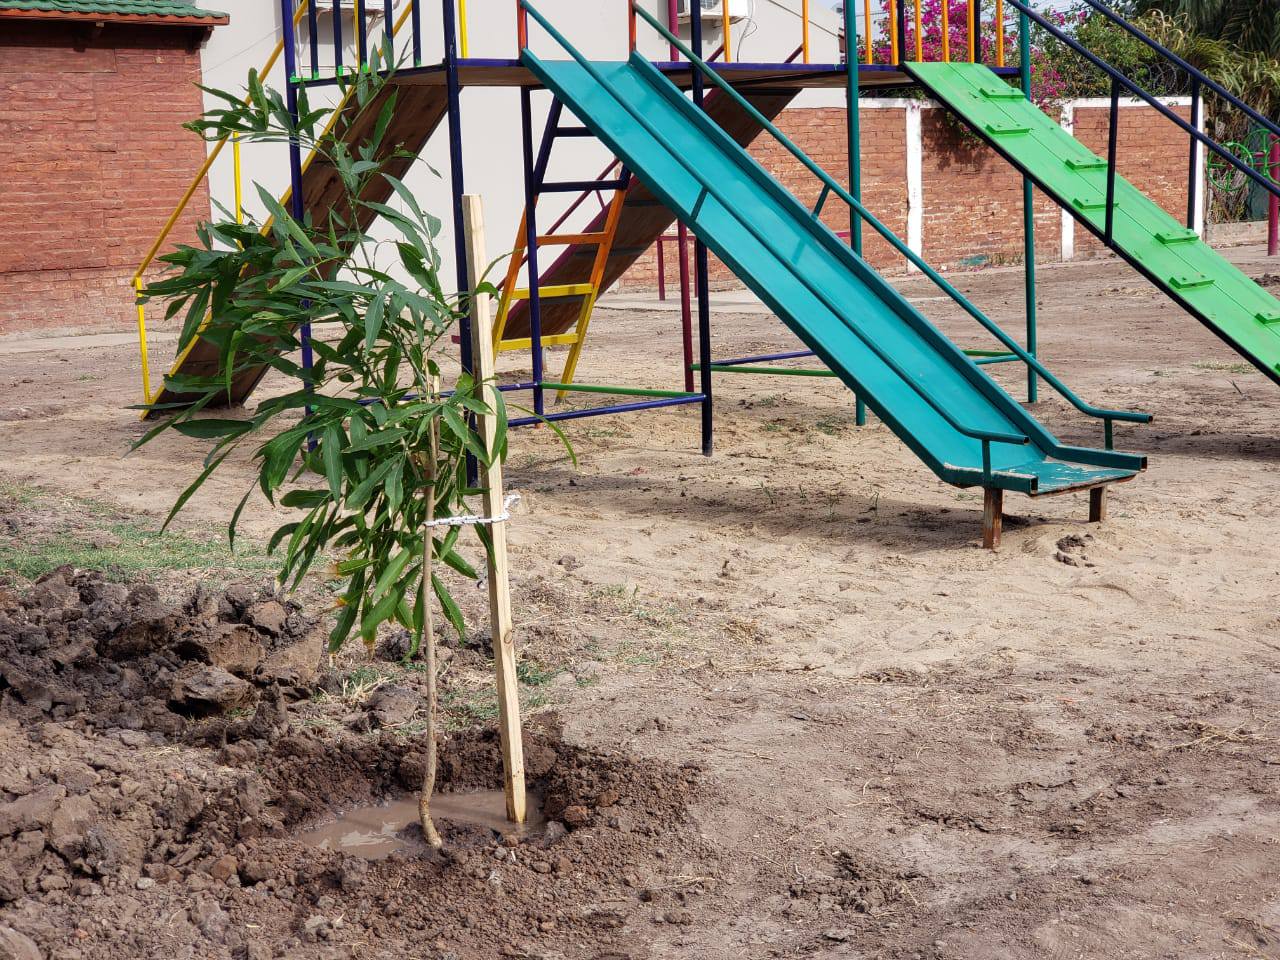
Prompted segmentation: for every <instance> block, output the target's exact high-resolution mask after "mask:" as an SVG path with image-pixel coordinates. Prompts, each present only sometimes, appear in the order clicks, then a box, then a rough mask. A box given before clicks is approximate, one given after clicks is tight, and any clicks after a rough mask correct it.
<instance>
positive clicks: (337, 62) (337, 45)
mask: <svg viewBox="0 0 1280 960" xmlns="http://www.w3.org/2000/svg"><path fill="white" fill-rule="evenodd" d="M316 2H317V3H319V0H316ZM333 70H334V76H337V77H341V76H342V0H333Z"/></svg>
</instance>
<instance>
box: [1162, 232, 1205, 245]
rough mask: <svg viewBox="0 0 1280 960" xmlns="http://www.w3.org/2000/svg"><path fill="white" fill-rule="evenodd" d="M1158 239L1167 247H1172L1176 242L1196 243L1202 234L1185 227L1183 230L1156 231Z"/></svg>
mask: <svg viewBox="0 0 1280 960" xmlns="http://www.w3.org/2000/svg"><path fill="white" fill-rule="evenodd" d="M1156 239H1157V240H1158V241H1160V242H1161V243H1163V244H1164V245H1165V246H1166V247H1171V246H1173V245H1174V244H1175V243H1194V242H1195V241H1196V240H1199V239H1200V235H1199V234H1198V233H1196V232H1195V231H1194V230H1188V229H1186V228H1183V229H1182V230H1161V231H1159V232H1158V233H1156Z"/></svg>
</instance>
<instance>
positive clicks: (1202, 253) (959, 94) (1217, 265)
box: [906, 63, 1280, 382]
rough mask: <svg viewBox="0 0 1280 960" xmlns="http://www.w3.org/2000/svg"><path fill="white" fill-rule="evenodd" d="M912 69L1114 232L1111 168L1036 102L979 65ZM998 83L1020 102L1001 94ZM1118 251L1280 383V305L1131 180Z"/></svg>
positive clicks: (1044, 183) (1082, 216) (1087, 220)
mask: <svg viewBox="0 0 1280 960" xmlns="http://www.w3.org/2000/svg"><path fill="white" fill-rule="evenodd" d="M906 69H907V72H908V73H909V74H911V75H912V76H913V77H915V79H916V80H918V81H920V83H921V84H923V85H924V86H925V87H926V88H927V89H928V90H929V91H930V92H931V93H932V94H933V95H934V96H935V97H937V99H938V100H940V101H942V103H944V104H945V105H946V106H947V107H948V108H949V109H951V110H952V111H953V112H954V113H956V114H957V115H958V116H960V117H961V118H962V119H963V120H964V121H965V122H966V123H967V124H968V125H969V126H970V127H972V128H973V129H974V130H975V131H976V132H977V133H978V134H979V135H980V136H982V137H983V138H984V139H985V140H986V141H987V142H988V143H990V144H991V146H992V147H994V148H995V149H996V150H997V151H998V152H1000V153H1001V154H1003V155H1004V157H1005V158H1006V159H1008V160H1009V162H1010V163H1012V164H1013V165H1014V166H1015V167H1017V168H1018V170H1020V171H1021V172H1022V173H1024V174H1025V175H1026V176H1028V177H1030V178H1031V179H1032V180H1033V181H1034V182H1035V183H1036V185H1037V186H1039V187H1040V188H1041V189H1042V190H1044V191H1045V192H1046V193H1048V194H1049V195H1050V196H1051V197H1053V198H1054V199H1055V200H1056V201H1057V202H1058V203H1059V204H1060V205H1061V206H1063V207H1064V208H1066V209H1067V210H1068V211H1069V212H1070V213H1071V214H1072V216H1074V217H1075V218H1076V219H1077V220H1080V221H1081V222H1082V223H1084V224H1085V225H1086V226H1088V227H1090V228H1091V229H1092V230H1093V231H1094V232H1095V233H1097V234H1098V235H1099V236H1102V235H1103V234H1104V233H1105V230H1106V219H1107V162H1106V161H1105V160H1103V159H1102V158H1101V157H1099V156H1097V155H1095V154H1093V153H1091V152H1090V151H1089V149H1088V148H1087V147H1085V146H1084V145H1083V144H1082V143H1080V141H1078V140H1076V139H1075V138H1074V137H1073V136H1071V134H1069V133H1068V132H1067V131H1065V130H1063V129H1062V127H1061V126H1059V125H1058V124H1057V123H1055V122H1054V121H1053V120H1052V119H1051V118H1050V117H1048V116H1047V115H1046V114H1045V113H1044V112H1043V111H1042V110H1040V109H1039V108H1038V107H1037V106H1036V105H1035V104H1033V103H1031V102H1030V101H1028V100H1027V99H1026V98H1025V97H1024V96H1022V95H1021V93H1018V92H1017V91H1016V90H1015V89H1014V88H1013V87H1010V86H1008V85H1007V84H1004V83H1003V82H1002V81H1000V80H999V78H998V77H996V75H995V74H994V73H992V72H991V70H990V69H988V68H987V67H985V66H983V65H982V64H974V63H909V64H907V65H906ZM996 84H999V85H1002V86H1004V87H1005V89H1007V90H1010V91H1013V93H1015V94H1017V95H1016V96H1014V95H1009V96H1005V95H995V96H993V89H994V87H995V85H996ZM1112 242H1113V246H1114V247H1115V249H1116V251H1117V252H1118V253H1120V254H1121V256H1123V257H1124V258H1125V259H1126V260H1128V261H1129V262H1130V263H1131V264H1133V265H1134V266H1135V267H1137V268H1138V269H1139V270H1140V271H1141V272H1142V273H1144V274H1145V275H1146V276H1147V277H1148V278H1149V279H1150V280H1151V281H1152V282H1153V283H1154V284H1156V285H1157V286H1158V287H1160V288H1161V289H1163V290H1164V291H1165V292H1166V293H1168V294H1169V295H1170V296H1172V297H1173V298H1174V299H1175V300H1177V301H1178V302H1179V303H1180V304H1181V305H1182V306H1183V307H1184V308H1186V310H1187V311H1188V312H1190V313H1191V314H1192V315H1194V316H1195V317H1197V318H1198V319H1199V320H1200V321H1201V322H1202V323H1204V324H1205V325H1206V326H1208V327H1209V328H1210V329H1211V330H1213V331H1214V332H1215V333H1216V334H1218V336H1220V337H1221V338H1222V339H1223V340H1225V341H1226V342H1227V343H1229V344H1230V345H1231V346H1232V347H1234V348H1235V349H1236V350H1237V351H1239V352H1240V353H1241V354H1242V355H1243V356H1245V357H1246V358H1247V359H1249V360H1250V361H1251V362H1253V364H1254V365H1255V366H1257V367H1258V368H1259V369H1260V370H1262V371H1263V372H1264V373H1266V374H1267V375H1268V376H1270V377H1271V378H1272V379H1273V380H1276V381H1277V382H1280V300H1276V298H1275V297H1273V296H1271V294H1269V293H1268V292H1267V291H1266V290H1264V289H1263V288H1262V287H1260V286H1259V285H1258V284H1257V283H1255V282H1254V281H1253V280H1251V279H1250V278H1249V277H1247V276H1245V275H1244V274H1243V273H1242V272H1241V271H1240V270H1239V269H1238V268H1236V267H1235V266H1233V265H1232V264H1231V263H1229V262H1228V261H1227V260H1226V259H1224V258H1223V257H1222V256H1221V255H1220V254H1219V253H1217V252H1216V251H1215V250H1214V249H1213V248H1212V247H1210V246H1209V245H1208V244H1206V243H1204V242H1203V241H1202V240H1201V239H1200V238H1199V237H1198V236H1197V235H1196V234H1195V232H1194V231H1192V230H1188V229H1187V228H1186V226H1185V225H1184V224H1182V223H1180V222H1179V221H1178V220H1176V219H1174V218H1173V217H1172V216H1170V215H1169V214H1168V213H1166V212H1165V211H1164V210H1163V209H1161V208H1160V207H1159V206H1158V205H1157V204H1156V203H1155V202H1154V201H1152V200H1151V199H1150V198H1149V197H1147V196H1146V195H1145V194H1143V193H1142V192H1141V191H1140V190H1138V189H1137V188H1136V187H1135V186H1133V184H1131V183H1129V181H1127V180H1125V179H1124V178H1123V177H1120V176H1117V177H1116V181H1115V205H1114V209H1113V213H1112Z"/></svg>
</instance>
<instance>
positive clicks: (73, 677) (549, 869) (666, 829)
mask: <svg viewBox="0 0 1280 960" xmlns="http://www.w3.org/2000/svg"><path fill="white" fill-rule="evenodd" d="M0 602H2V604H3V607H2V609H3V613H2V614H0V675H2V676H3V678H4V679H3V681H2V686H0V689H2V694H0V696H2V698H3V699H2V700H0V958H6V960H7V958H8V957H11V956H12V957H16V958H21V960H31V958H46V960H98V958H101V960H105V958H113V960H118V958H133V957H156V958H165V960H171V958H184V957H185V958H202V960H203V958H235V960H265V958H272V957H289V958H328V957H343V958H347V957H356V956H359V957H374V958H380V957H388V958H389V957H396V958H402V957H414V958H418V957H424V958H439V960H444V958H455V960H473V958H476V960H478V958H481V957H483V958H486V960H489V958H493V957H499V956H512V957H520V956H524V957H546V958H554V957H565V958H568V957H591V958H595V957H641V956H647V955H648V952H647V950H646V949H645V948H643V947H642V946H640V945H638V944H635V943H633V942H630V938H629V937H628V936H627V931H626V926H627V923H628V919H629V918H630V917H632V916H633V915H637V916H638V915H641V914H643V915H644V916H646V917H648V918H649V919H650V920H652V918H653V915H654V911H655V910H657V911H658V914H657V915H658V916H659V917H663V916H666V915H668V914H669V915H670V916H671V917H672V919H671V920H670V921H669V922H671V923H673V924H676V925H678V924H679V923H681V922H682V917H684V916H686V914H687V911H683V910H682V905H683V903H684V901H685V899H687V898H688V897H691V896H695V895H696V892H697V891H696V888H694V889H691V890H689V891H685V890H680V891H677V892H670V891H665V890H663V889H662V888H661V884H659V883H657V882H656V881H655V880H654V879H653V878H655V877H659V876H665V875H669V874H671V873H673V872H678V873H681V874H689V875H698V876H701V875H704V874H706V873H707V872H708V871H709V870H711V869H713V867H712V866H711V864H713V863H714V860H715V858H714V854H713V853H712V851H710V850H709V849H707V848H706V846H705V845H704V844H703V843H702V841H701V840H700V839H699V837H698V835H697V832H696V830H695V829H694V827H693V826H692V824H691V823H690V822H689V818H688V816H687V813H686V810H687V807H688V804H689V803H690V801H691V798H692V797H693V796H694V795H695V793H696V792H697V789H698V788H697V781H698V771H697V769H696V767H693V766H687V767H673V766H669V765H665V764H660V763H656V762H649V761H640V760H635V759H633V758H630V757H627V756H626V755H623V754H619V753H602V752H599V751H588V750H584V749H582V748H578V747H575V746H572V745H569V744H566V743H565V742H564V741H563V740H562V739H561V736H560V733H559V731H558V729H557V727H556V726H555V724H554V723H552V722H549V721H543V722H542V723H540V724H535V725H533V726H532V728H531V729H530V730H529V731H528V732H527V734H526V742H525V757H526V769H527V774H528V778H529V781H530V785H531V787H533V788H534V790H536V791H537V793H538V795H539V796H541V797H542V798H544V799H543V810H544V813H545V815H546V817H547V818H548V819H549V820H550V821H551V822H550V823H549V824H548V825H547V827H546V828H545V829H544V830H542V831H538V832H535V833H531V834H529V835H527V836H519V835H516V834H514V833H510V832H497V831H494V830H492V829H487V828H481V827H476V826H455V825H453V824H451V823H449V822H447V821H445V822H443V823H442V824H441V826H442V829H443V832H444V834H445V839H446V852H445V855H444V856H440V857H433V856H427V855H420V854H416V853H414V854H396V855H393V856H392V857H391V858H389V859H387V860H382V861H376V862H371V861H366V860H362V859H359V858H356V857H353V856H351V855H348V854H346V853H342V852H334V851H331V850H327V849H319V848H316V847H313V846H309V845H307V844H306V843H304V842H303V841H302V840H301V839H300V836H301V835H302V834H304V833H305V831H306V830H307V829H308V828H309V827H310V826H311V825H313V824H315V823H316V822H317V821H320V820H322V819H324V818H327V817H330V816H332V815H333V814H334V813H335V812H337V811H340V810H342V809H343V808H346V807H349V806H351V805H355V804H363V803H375V802H379V801H382V800H386V799H391V798H400V797H404V796H406V795H408V794H410V793H411V792H412V791H414V790H416V789H417V787H418V785H419V783H420V781H421V776H422V770H423V764H424V754H423V750H424V744H423V742H422V741H421V738H420V737H416V738H415V737H404V736H401V735H399V734H398V733H396V732H395V731H392V730H382V731H379V732H377V733H372V734H364V735H361V734H354V733H352V732H350V731H349V730H347V729H345V728H344V727H343V726H342V725H341V724H340V723H338V722H334V723H332V724H330V725H323V726H315V727H313V728H306V727H303V726H302V725H300V724H297V723H292V722H291V711H290V703H289V695H296V694H298V693H301V692H303V691H305V690H307V689H308V688H309V685H310V684H311V683H314V682H315V669H314V665H313V664H312V665H311V666H310V667H309V668H308V669H302V667H303V665H304V663H303V658H302V657H301V656H300V655H298V654H297V653H294V654H293V655H292V656H291V657H290V656H289V654H290V651H291V650H294V649H295V648H305V649H308V650H310V651H311V652H312V653H313V654H314V653H316V652H317V651H318V650H319V649H320V646H319V644H318V642H317V643H316V644H314V645H313V643H311V642H307V638H308V637H311V639H312V640H315V637H314V636H312V634H313V631H314V629H315V628H314V627H313V626H312V624H311V623H310V622H309V621H308V620H307V619H306V618H305V617H304V616H303V614H302V612H301V611H300V610H298V609H297V608H295V607H293V606H291V605H288V604H282V603H279V602H278V601H277V600H275V599H274V598H272V597H271V596H270V595H269V593H267V594H263V593H259V592H257V591H252V590H244V589H243V588H231V589H229V590H228V591H226V592H225V593H223V594H220V595H216V596H215V595H207V594H205V593H203V592H199V591H197V592H196V593H195V594H194V595H193V596H192V597H191V598H190V599H189V600H188V601H187V602H185V603H181V604H165V603H163V602H162V601H161V600H160V599H159V597H158V596H156V594H155V593H154V591H151V590H149V589H148V588H146V587H134V588H132V589H126V588H124V587H121V586H119V585H117V584H113V583H109V582H106V581H104V580H103V579H101V578H100V577H97V576H95V575H91V574H82V573H75V572H72V571H66V570H63V571H58V572H56V573H54V574H52V575H50V576H49V577H47V578H45V579H44V580H43V581H41V582H40V583H39V584H37V585H36V586H35V588H34V589H33V590H31V591H30V592H28V593H25V594H18V593H15V592H9V593H7V594H5V595H4V596H3V598H2V601H0ZM286 659H289V666H288V671H293V672H288V671H287V670H286V669H284V668H283V667H282V664H283V661H285V660H286ZM307 659H310V657H308V658H307ZM224 687H225V688H226V689H228V690H233V691H235V695H234V696H229V695H227V696H224V695H223V693H222V692H221V691H222V689H223V688H224ZM250 707H253V709H252V710H250V709H249V708H250ZM335 709H336V710H339V711H340V710H342V709H345V708H344V707H342V706H341V705H340V704H339V705H336V706H335ZM228 710H231V711H232V715H227V711H228ZM241 712H242V713H243V715H242V716H241V715H239V714H240V713H241ZM312 716H314V714H312ZM439 782H440V790H441V791H444V792H453V791H459V790H469V789H475V788H491V787H494V786H497V785H498V784H499V783H500V782H501V759H500V751H499V745H498V741H497V736H496V733H495V732H494V731H492V730H487V729H480V728H477V729H473V730H468V731H463V732H460V733H455V734H453V735H452V736H450V737H449V738H447V739H446V740H445V741H444V742H443V743H442V744H441V762H440V773H439Z"/></svg>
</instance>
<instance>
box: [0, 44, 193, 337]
mask: <svg viewBox="0 0 1280 960" xmlns="http://www.w3.org/2000/svg"><path fill="white" fill-rule="evenodd" d="M199 38H200V34H199V33H196V32H193V31H192V30H190V29H186V28H178V27H144V26H123V25H111V24H108V25H105V26H104V27H103V28H101V29H100V30H98V31H97V32H94V30H93V29H92V27H91V25H87V24H85V25H82V24H68V23H65V22H62V23H58V22H53V23H43V22H39V23H37V22H28V23H23V22H21V21H18V22H15V21H9V22H7V23H6V25H5V27H4V28H3V30H0V170H3V171H4V174H3V177H4V186H3V188H2V189H0V224H3V225H4V229H3V230H2V231H0V285H2V286H3V290H4V296H3V298H0V334H4V333H15V332H18V331H21V330H26V329H31V328H36V327H39V328H54V327H72V328H74V327H89V326H103V325H109V326H112V327H116V328H122V327H125V326H126V325H127V324H128V323H130V322H131V320H132V318H133V316H134V314H133V310H132V307H131V305H130V304H131V296H130V294H129V288H128V278H129V277H130V276H131V275H132V273H133V271H134V270H135V269H136V268H137V265H138V263H139V261H140V260H141V259H142V256H143V254H144V253H145V252H146V250H147V248H148V247H149V246H150V244H151V242H152V240H154V238H155V236H156V234H157V233H158V232H159V230H160V228H161V226H162V225H163V224H164V221H165V219H166V218H167V217H168V216H169V214H170V212H171V211H172V210H173V208H174V206H175V204H176V202H177V200H178V199H179V197H180V196H181V194H182V191H183V190H184V189H185V188H186V186H187V184H188V183H189V182H190V178H191V176H192V174H193V173H194V171H195V170H196V169H197V168H198V167H199V165H200V164H201V163H202V162H203V160H204V156H205V146H204V144H203V142H202V141H201V140H200V139H199V138H197V137H196V136H195V135H194V134H191V133H189V132H187V131H185V130H183V129H182V128H181V126H180V125H181V124H182V123H184V122H185V121H187V120H190V119H192V118H193V117H195V116H197V115H198V114H199V113H200V111H201V97H200V91H199V90H198V89H197V88H196V87H195V86H194V85H193V84H194V83H195V82H197V81H198V80H199V77H200V53H199V50H198V48H197V47H196V46H195V43H198V41H199ZM193 41H194V42H193ZM208 209H209V203H208V195H207V193H206V192H204V191H201V192H200V194H199V195H198V196H196V197H195V198H194V200H193V202H192V204H191V206H190V207H189V213H188V215H187V216H186V217H185V218H184V220H183V221H182V222H181V223H180V224H179V225H178V227H177V229H176V230H175V232H174V238H175V239H180V240H190V239H191V237H192V236H194V233H193V225H194V222H195V220H196V218H197V216H198V215H200V214H206V215H207V211H208Z"/></svg>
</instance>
